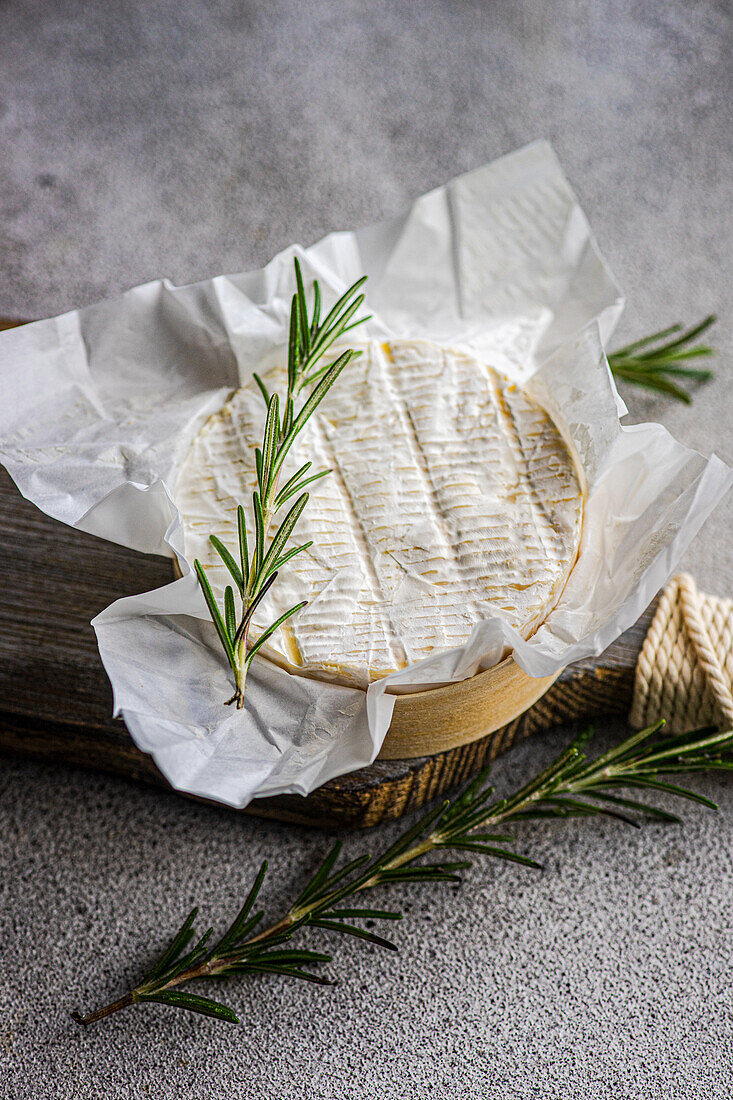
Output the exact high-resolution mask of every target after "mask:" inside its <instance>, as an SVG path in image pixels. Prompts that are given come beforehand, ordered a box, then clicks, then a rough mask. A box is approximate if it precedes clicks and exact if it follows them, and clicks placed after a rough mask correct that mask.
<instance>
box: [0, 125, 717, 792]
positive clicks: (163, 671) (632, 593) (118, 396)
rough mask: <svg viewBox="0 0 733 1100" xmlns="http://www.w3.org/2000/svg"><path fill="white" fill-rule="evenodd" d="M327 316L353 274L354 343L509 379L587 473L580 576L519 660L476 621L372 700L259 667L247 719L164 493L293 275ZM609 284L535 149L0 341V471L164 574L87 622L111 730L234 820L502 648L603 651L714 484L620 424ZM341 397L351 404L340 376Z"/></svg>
mask: <svg viewBox="0 0 733 1100" xmlns="http://www.w3.org/2000/svg"><path fill="white" fill-rule="evenodd" d="M293 255H298V256H299V257H300V259H301V263H302V265H303V269H304V274H305V276H306V279H308V280H310V279H312V278H314V277H316V278H318V279H319V280H320V282H321V286H322V288H323V290H324V295H325V297H326V299H327V300H328V299H329V298H335V297H336V296H338V295H339V294H340V293H342V291H343V290H344V289H345V288H346V287H347V286H348V285H349V284H350V283H351V282H352V281H354V280H355V279H356V278H358V277H359V276H360V275H362V274H367V275H368V276H369V282H368V284H367V293H368V306H369V310H370V312H372V313H373V314H374V319H373V321H371V322H370V324H369V325H368V326H367V328H366V329H365V330H364V336H375V337H380V338H382V337H390V336H406V337H414V336H425V337H429V338H432V339H434V340H436V341H437V342H439V343H443V344H448V345H452V346H457V347H461V348H465V349H467V350H471V351H473V352H474V353H476V354H478V355H479V356H480V357H483V358H484V359H485V360H486V361H487V362H489V363H490V364H491V365H492V366H495V367H497V368H499V369H502V370H504V371H506V373H508V374H510V375H511V376H512V377H514V378H516V379H517V380H518V381H522V382H526V381H527V380H528V379H531V381H529V383H528V384H529V386H530V388H531V390H532V392H533V393H534V395H535V396H536V397H537V398H538V400H540V402H541V403H542V404H544V405H545V406H546V407H547V408H548V409H549V410H550V411H551V412H552V414H553V415H554V416H555V417H556V419H557V420H558V423H559V424H560V425H561V427H562V428H563V430H564V431H565V433H566V436H567V439H568V442H569V443H570V445H571V446H572V447H573V448H574V450H575V453H576V455H577V457H578V460H579V462H580V464H581V466H582V469H583V471H584V475H585V479H586V482H587V489H588V497H587V504H586V512H585V520H584V533H583V540H582V544H581V550H580V555H579V558H578V561H577V564H576V565H575V568H574V569H573V572H572V574H571V577H570V580H569V582H568V584H567V586H566V588H565V591H564V592H563V595H562V597H561V599H560V601H559V603H558V605H557V607H556V608H555V609H554V610H553V611H552V613H551V614H550V616H549V617H548V619H547V620H546V622H545V623H544V625H543V626H542V627H541V628H540V630H538V631H537V633H536V634H535V635H534V636H533V637H532V638H530V639H529V640H526V641H525V640H523V639H522V638H521V637H520V636H519V635H518V634H517V633H516V632H515V631H513V630H512V629H511V628H510V627H508V626H507V625H506V623H504V622H503V621H501V620H498V619H494V620H487V621H486V622H483V623H481V624H479V625H478V626H477V627H476V628H475V629H474V631H473V633H472V635H471V638H470V639H469V640H468V642H467V643H466V644H465V645H464V646H461V647H460V648H457V649H454V650H450V651H447V652H444V653H438V654H436V655H435V656H433V657H429V658H428V659H427V660H425V661H422V662H420V663H419V664H417V665H414V666H412V667H410V668H407V669H404V670H402V671H401V672H399V673H396V674H394V675H392V676H390V677H387V678H386V679H384V680H381V681H379V682H378V683H375V684H372V685H371V687H370V688H369V690H368V691H367V692H363V691H359V690H358V689H355V688H347V687H339V686H337V685H332V684H325V683H320V682H317V681H313V680H309V679H306V678H304V677H298V676H293V675H291V674H289V673H288V672H286V671H284V670H283V669H281V668H278V667H277V666H275V665H273V664H271V663H269V662H268V661H266V660H264V659H260V658H258V659H256V660H255V661H254V662H253V665H252V669H251V672H250V675H249V678H248V685H247V705H246V708H245V709H244V710H241V711H237V710H232V709H231V708H229V707H225V706H223V705H222V701H223V700H224V699H225V698H227V697H228V696H229V695H230V694H231V691H232V685H231V683H230V677H229V670H228V666H227V665H226V662H225V659H224V657H223V654H222V652H221V649H220V646H219V643H218V640H217V639H216V636H215V632H214V628H213V626H212V625H211V623H210V621H209V619H208V613H207V611H206V607H205V604H204V601H203V598H202V595H201V593H200V591H199V588H198V586H197V583H196V581H195V579H194V576H193V574H192V573H191V568H190V564H189V563H188V562H187V561H186V560H185V557H184V556H183V538H182V529H181V518H180V514H179V513H178V511H177V508H176V505H175V486H176V480H177V475H178V472H179V470H180V467H181V463H182V461H183V458H184V457H185V454H186V451H187V449H188V446H189V444H190V442H191V440H192V439H193V437H194V435H195V434H196V432H197V430H198V428H199V427H200V426H201V424H202V423H203V421H204V420H205V419H206V417H207V416H208V415H209V414H210V413H211V412H213V411H215V410H216V409H218V408H219V407H220V406H221V405H222V404H223V402H224V401H225V399H226V397H227V396H228V394H229V393H230V392H231V390H232V389H233V388H235V387H236V386H238V385H240V384H242V383H243V382H246V381H247V380H248V379H249V378H250V377H251V375H252V372H253V371H254V370H256V369H257V367H258V365H259V364H261V362H262V361H263V359H264V358H265V357H267V358H270V357H271V356H272V355H273V354H275V353H277V352H278V350H280V349H282V347H283V346H284V345H285V343H286V340H287V321H288V314H289V307H290V297H291V295H292V292H293V273H292V258H293ZM621 308H622V299H621V296H620V292H619V290H618V287H617V286H616V283H615V282H614V280H613V277H612V276H611V274H610V272H609V270H608V268H607V267H606V265H605V263H604V262H603V260H602V258H601V256H600V255H599V253H598V249H597V247H596V245H595V242H594V241H593V238H592V236H591V233H590V230H589V227H588V224H587V221H586V219H585V217H584V215H583V212H582V211H581V209H580V207H579V205H578V202H577V199H576V198H575V196H574V194H573V192H572V190H571V189H570V187H569V185H568V183H567V181H566V180H565V178H564V176H563V174H562V172H561V170H560V167H559V165H558V163H557V160H556V158H555V156H554V153H553V152H552V150H551V148H550V147H549V146H548V145H547V144H546V143H544V142H538V143H535V144H533V145H530V146H528V147H527V148H525V149H522V150H519V151H518V152H516V153H513V154H511V155H510V156H506V157H503V158H501V159H500V160H498V161H495V162H494V163H492V164H489V165H487V166H486V167H483V168H479V169H477V170H476V171H474V172H470V173H468V174H467V175H464V176H461V177H459V178H457V179H455V180H453V181H452V182H451V183H449V184H447V185H446V186H445V187H440V188H437V189H436V190H435V191H432V192H430V193H429V194H427V195H424V196H423V197H422V198H420V199H418V200H417V202H415V203H414V205H413V206H412V207H411V208H410V210H409V211H407V213H406V214H404V215H403V216H401V217H399V218H395V219H393V220H391V221H388V222H384V223H381V224H379V225H376V226H373V227H371V228H370V229H366V230H360V231H358V232H356V233H351V232H344V233H334V234H331V235H330V236H328V237H326V238H325V239H324V240H323V241H321V242H319V243H318V244H317V245H314V246H313V247H312V248H309V249H300V248H290V249H287V250H286V251H285V252H283V253H282V254H280V255H279V256H277V257H275V259H274V260H272V262H271V263H269V264H268V265H267V267H265V268H264V269H263V270H261V271H254V272H249V273H246V274H239V275H233V276H220V277H218V278H215V279H211V280H208V281H207V282H204V283H199V284H196V285H194V286H188V287H174V286H172V285H171V284H170V283H168V282H167V281H158V282H153V283H148V284H146V285H144V286H140V287H135V288H134V289H133V290H130V291H128V292H127V293H126V294H124V295H123V296H122V297H121V298H118V299H116V300H114V301H111V302H104V303H101V304H99V305H96V306H91V307H89V308H86V309H82V310H79V311H78V312H71V313H67V314H64V315H62V316H60V317H55V318H52V319H50V320H47V321H39V322H37V323H35V324H32V325H27V326H24V327H22V328H19V329H16V330H11V331H9V332H6V333H4V334H2V335H0V380H1V384H2V401H1V402H0V458H1V459H2V461H3V463H4V465H5V466H6V467H7V469H8V471H9V472H10V474H11V476H12V477H13V478H14V480H15V482H16V483H17V485H18V487H19V488H20V490H21V492H22V493H23V495H24V496H26V497H28V499H30V500H32V501H33V502H34V503H35V504H37V505H38V507H39V508H41V509H42V510H43V511H44V512H46V513H47V514H48V515H51V516H54V517H55V518H57V519H59V520H62V521H63V522H64V523H67V524H70V525H72V526H74V527H77V528H79V529H80V530H83V531H88V532H91V533H93V534H95V535H99V536H101V537H103V538H107V539H110V540H112V541H114V542H117V543H120V544H121V545H124V546H129V547H132V548H133V549H135V550H140V551H144V552H148V553H157V554H163V555H166V556H168V557H173V556H176V557H177V559H178V564H179V567H180V569H181V572H182V574H183V576H182V578H181V579H180V580H177V581H174V582H173V583H171V584H170V585H167V586H165V587H164V588H162V589H159V590H157V591H155V592H149V593H145V594H143V595H140V596H132V597H127V598H122V599H120V600H117V601H116V602H115V603H114V604H112V605H111V606H110V607H109V608H107V609H106V610H105V611H104V612H102V614H101V615H99V616H97V618H96V619H95V620H94V624H93V625H94V628H95V630H96V632H97V639H98V642H99V649H100V653H101V656H102V660H103V662H104V666H105V668H106V670H107V673H108V675H109V677H110V680H111V681H112V686H113V689H114V696H115V712H116V713H120V714H122V716H123V717H124V719H125V721H126V723H127V726H128V728H129V730H130V732H131V734H132V736H133V738H134V739H135V741H136V743H137V744H138V745H139V746H140V748H142V749H144V750H145V751H146V752H149V753H151V754H152V756H153V757H154V759H155V761H156V763H157V765H158V767H159V768H160V769H161V771H162V772H163V773H164V774H165V775H166V776H167V778H168V779H169V780H170V782H171V783H172V784H173V785H174V786H175V787H178V788H180V789H182V790H186V791H189V792H191V793H193V794H197V795H202V796H205V797H207V798H212V799H217V800H219V801H221V802H226V803H228V804H230V805H233V806H240V807H241V806H244V805H246V804H247V803H248V802H249V800H250V799H251V798H253V797H254V796H256V795H271V794H277V793H282V792H291V791H294V792H299V793H302V794H306V793H308V792H309V791H311V790H313V789H314V788H315V787H317V786H319V785H320V784H321V783H324V782H325V781H326V780H327V779H329V778H331V777H333V776H335V775H339V774H342V773H344V772H347V771H350V770H353V769H355V768H358V767H362V766H364V765H366V764H368V763H370V762H371V761H372V760H373V759H374V757H375V756H376V755H377V753H378V751H379V748H380V746H381V744H382V741H383V739H384V736H385V734H386V732H387V729H388V727H389V723H390V719H391V715H392V707H393V703H394V696H393V695H391V694H390V693H389V692H390V689H393V690H396V691H399V690H405V689H406V688H409V687H413V688H414V687H419V686H424V685H429V684H435V683H441V682H447V681H451V680H458V679H462V678H465V677H467V676H470V675H472V674H473V673H474V672H475V671H476V670H477V669H478V668H480V667H489V666H490V665H491V664H493V663H495V662H496V661H497V660H499V659H501V657H502V656H503V654H504V653H505V652H506V651H507V650H513V652H514V656H515V658H516V660H517V661H518V663H519V664H520V665H521V666H522V668H524V669H525V671H526V672H527V673H528V674H529V675H531V676H546V675H549V674H550V673H552V672H554V671H556V670H558V669H560V668H561V667H563V666H564V665H567V664H568V663H570V662H572V661H575V660H578V659H580V658H581V657H587V656H590V655H593V654H598V653H600V652H602V650H603V649H605V648H606V646H608V645H609V644H610V642H611V641H613V639H614V638H616V637H617V636H618V635H619V634H620V633H621V632H622V631H623V630H625V629H626V628H627V627H628V626H630V625H631V624H632V623H633V622H634V621H635V620H636V618H637V617H638V615H639V614H640V613H641V612H642V611H643V609H644V608H645V607H646V606H647V604H648V603H649V601H650V600H651V598H652V597H653V595H654V594H655V592H656V591H657V590H658V589H659V588H660V587H661V586H662V585H663V584H664V582H665V581H666V579H667V578H668V576H669V575H670V573H671V572H672V571H673V569H674V568H675V565H676V563H677V561H678V560H679V558H680V556H681V554H682V553H683V551H684V550H685V548H686V546H687V545H688V543H689V542H690V540H691V539H692V538H693V537H694V535H695V534H696V532H697V531H698V529H699V528H700V526H701V524H702V523H703V521H704V520H705V518H706V516H707V515H708V514H709V512H710V511H711V510H712V508H713V507H714V506H715V504H716V503H717V502H718V500H719V499H720V498H721V497H722V495H723V494H724V493H725V492H726V490H727V489H728V488H729V486H730V484H731V481H732V478H733V475H732V472H731V471H730V470H729V469H728V467H726V466H725V465H724V464H723V463H722V462H721V461H720V460H719V459H717V458H716V457H715V456H713V457H712V458H711V459H710V460H706V459H705V458H703V457H702V456H701V455H699V454H698V453H697V452H695V451H691V450H689V449H687V448H686V447H683V446H682V445H681V444H679V443H677V442H675V440H674V439H673V438H672V437H671V436H670V435H669V433H668V432H666V431H665V429H664V428H662V427H660V426H659V425H655V424H644V425H637V426H634V427H631V428H625V427H622V426H621V424H620V423H619V415H622V414H623V413H624V412H625V408H624V405H623V402H622V401H621V400H620V398H619V397H618V394H617V393H616V390H615V387H614V384H613V380H612V378H611V375H610V372H609V370H608V366H607V364H606V361H605V357H604V354H603V346H604V345H605V343H606V340H607V339H608V337H609V336H610V334H611V332H612V330H613V327H614V325H615V323H616V321H617V319H618V316H619V314H620V311H621ZM339 384H345V385H348V379H346V378H344V379H343V380H341V381H340V383H339Z"/></svg>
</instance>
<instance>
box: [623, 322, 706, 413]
mask: <svg viewBox="0 0 733 1100" xmlns="http://www.w3.org/2000/svg"><path fill="white" fill-rule="evenodd" d="M715 320H716V317H715V314H713V313H711V314H710V315H709V316H708V317H705V319H704V320H702V321H700V322H699V323H698V324H696V325H693V326H692V327H691V328H689V329H687V330H684V329H683V327H682V325H670V327H669V328H665V329H662V331H661V332H655V333H653V334H652V335H651V336H645V337H643V338H642V339H641V340H634V341H633V343H631V344H626V346H625V347H623V348H618V349H617V350H616V351H614V352H611V354H610V355H609V356H608V365H609V366H610V368H611V370H612V371H613V373H614V375H615V376H616V378H621V379H623V380H624V381H625V382H630V383H632V385H634V386H641V387H642V388H643V389H646V390H652V391H653V392H655V393H664V394H666V395H667V396H668V397H674V398H675V399H676V400H677V401H682V402H684V404H685V405H691V404H692V398H691V397H690V394H689V393H688V392H687V390H685V389H683V388H682V386H680V385H679V384H678V380H679V379H689V380H690V381H693V382H707V381H708V380H709V379H710V378H712V377H713V372H712V371H711V370H706V369H704V368H701V367H690V366H688V365H686V364H687V363H689V361H690V360H691V359H704V358H707V357H708V356H710V355H714V354H715V350H714V349H713V348H711V347H709V346H708V345H707V344H694V346H692V347H691V346H690V345H691V344H692V343H693V341H694V340H697V339H698V337H700V336H702V334H703V333H704V332H707V330H708V329H709V328H710V326H711V325H712V324H714V323H715ZM682 364H685V365H682ZM676 380H677V381H676Z"/></svg>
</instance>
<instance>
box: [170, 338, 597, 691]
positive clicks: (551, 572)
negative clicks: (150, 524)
mask: <svg viewBox="0 0 733 1100" xmlns="http://www.w3.org/2000/svg"><path fill="white" fill-rule="evenodd" d="M357 346H358V347H359V348H360V350H362V352H363V354H362V355H361V356H360V357H359V358H358V359H356V360H354V361H353V362H352V363H350V364H349V365H348V367H347V368H346V370H345V371H344V373H343V374H342V376H341V378H340V379H339V381H338V382H337V384H336V385H335V386H334V387H333V389H332V390H331V391H330V392H329V394H328V395H327V397H326V398H325V400H324V402H323V404H322V405H321V407H320V409H319V411H318V413H317V414H316V415H315V416H314V417H312V419H311V421H310V422H309V423H308V424H307V425H306V427H305V429H304V431H303V432H302V434H301V435H300V436H299V437H298V438H297V439H296V442H295V445H294V446H293V449H292V451H291V452H290V455H289V456H288V461H287V464H286V469H285V471H284V474H283V477H284V478H287V476H289V472H293V471H295V470H296V469H298V467H299V466H302V465H303V463H305V462H306V461H312V462H313V470H314V471H317V470H319V469H324V468H326V467H328V468H330V469H331V470H332V473H331V474H330V475H329V476H328V477H326V478H323V479H322V480H320V481H317V482H315V483H314V485H313V486H312V492H311V496H310V500H309V502H308V505H307V507H306V509H305V511H304V512H303V515H302V517H301V519H300V521H299V523H298V530H297V533H296V538H297V542H298V543H304V542H308V541H310V540H311V539H312V540H313V546H312V547H311V548H310V549H309V550H306V551H305V552H303V553H302V554H299V555H297V556H296V557H295V558H294V559H293V560H292V561H291V562H289V563H288V564H287V565H286V566H285V567H284V568H283V570H282V571H281V573H280V575H279V577H278V581H277V584H276V585H275V586H274V587H273V589H272V591H271V593H270V594H269V595H268V597H267V600H266V610H265V612H264V614H263V616H262V621H261V622H258V620H257V618H256V617H255V620H254V624H253V630H252V633H251V637H252V638H253V639H255V638H256V637H257V636H258V634H259V633H260V632H261V630H262V629H263V628H264V626H266V625H267V624H268V623H269V622H271V621H272V620H273V618H275V617H276V616H277V615H279V614H281V613H282V612H284V611H285V610H286V609H287V608H288V607H291V606H292V605H293V604H295V603H298V602H299V601H301V600H308V606H307V607H305V608H303V610H302V611H300V612H299V613H298V614H297V615H296V616H294V617H293V618H292V619H290V620H289V621H288V623H287V624H286V625H285V626H284V627H283V628H281V629H280V630H278V631H277V632H276V633H275V634H274V635H273V637H272V638H271V639H270V642H269V644H268V645H267V646H265V647H263V650H262V652H263V654H264V655H266V656H268V657H270V659H272V660H275V661H278V662H279V663H280V664H283V665H285V667H287V668H290V669H291V670H294V671H298V672H301V673H304V674H307V675H311V676H314V677H317V678H322V679H332V680H336V681H338V682H341V683H345V684H352V685H358V686H366V685H367V684H368V683H369V682H370V681H372V680H374V679H377V678H379V677H381V676H384V675H386V674H388V673H389V672H391V671H394V670H396V669H399V668H404V667H405V666H406V665H408V664H412V663H414V662H415V661H418V660H421V659H422V658H424V657H427V656H429V655H430V654H431V653H434V652H436V651H437V650H445V649H448V648H451V647H454V646H458V645H462V644H463V643H465V642H466V641H467V640H468V638H469V636H470V634H471V631H472V629H473V627H474V626H475V624H476V623H478V622H480V621H482V620H484V619H488V618H491V617H494V616H500V617H501V618H503V619H505V620H506V621H507V622H508V623H510V624H511V625H512V626H514V627H516V628H517V629H518V630H519V631H520V632H521V634H522V635H523V636H524V637H528V636H529V635H530V634H532V633H533V632H534V631H535V630H536V629H537V628H538V627H539V626H540V624H541V623H542V622H543V621H544V619H545V618H546V617H547V615H548V614H549V612H550V611H551V610H552V608H553V607H554V606H555V604H556V603H557V601H558V599H559V597H560V595H561V593H562V590H563V588H564V586H565V583H566V581H567V578H568V576H569V574H570V570H571V569H572V567H573V563H574V561H575V558H576V555H577V552H578V547H579V544H580V538H581V531H582V519H583V494H582V489H581V484H580V480H579V476H578V473H577V471H576V468H575V464H574V461H573V458H572V456H571V454H570V452H569V450H568V448H567V445H566V444H565V442H564V440H563V438H562V435H561V433H560V430H559V429H558V427H557V426H556V425H555V423H554V422H553V421H552V420H551V418H550V416H549V415H548V413H547V412H546V411H545V410H544V409H543V408H542V407H541V406H540V405H539V404H537V403H536V402H535V401H533V400H532V399H531V397H529V396H528V395H527V394H526V393H525V392H524V391H523V390H522V389H521V388H519V387H518V386H516V385H515V384H513V383H512V382H510V381H509V380H508V379H507V378H506V377H505V376H504V375H502V374H500V373H499V372H497V371H495V370H493V369H492V368H491V367H488V366H486V365H485V364H483V363H481V362H479V361H478V360H477V359H474V358H473V357H471V356H470V355H467V354H464V353H462V352H457V351H450V350H446V349H444V348H440V347H438V346H437V345H435V344H432V343H430V342H429V341H426V340H395V341H392V342H390V343H388V344H380V343H377V342H370V343H368V344H363V345H357ZM285 378H286V376H285V370H284V367H274V368H273V369H271V370H270V371H268V372H267V373H266V374H265V375H264V381H265V384H266V385H267V387H268V389H269V390H270V392H273V391H274V390H278V391H279V392H283V391H284V389H285ZM264 417H265V407H264V402H263V401H262V397H261V395H260V393H259V390H258V389H257V387H256V386H255V384H254V383H252V384H251V385H247V386H244V387H242V388H241V389H239V390H237V391H236V392H235V393H234V394H233V395H232V396H231V398H230V399H229V400H228V401H227V403H226V404H225V405H224V407H223V408H222V409H221V410H220V411H219V412H218V413H215V414H214V415H213V416H211V417H210V418H209V420H208V421H207V422H206V423H205V424H204V426H203V428H202V429H201V431H200V432H199V434H198V436H197V437H196V439H195V440H194V442H193V444H192V446H191V449H190V451H189V454H188V456H187V458H186V461H185V464H184V466H183V469H182V471H181V476H180V479H179V482H178V486H177V490H176V502H177V504H178V506H179V508H180V510H181V512H182V514H183V520H184V533H185V552H186V556H187V558H188V559H189V560H193V558H195V557H198V558H199V559H200V561H201V562H202V563H203V564H204V566H205V567H206V569H207V574H208V577H209V579H210V581H211V584H212V586H213V589H214V592H215V593H216V594H217V596H218V597H219V598H221V597H222V596H223V590H224V587H225V585H226V584H227V583H229V578H228V575H227V574H226V571H225V570H224V568H223V566H222V565H221V562H220V561H219V559H218V556H217V555H216V552H215V551H214V550H213V547H212V546H211V545H210V543H209V535H210V534H216V535H218V536H219V538H220V539H222V541H223V542H224V543H225V545H227V546H230V547H235V546H236V544H237V517H236V509H237V505H238V504H240V503H241V504H243V505H244V507H245V511H246V512H247V521H248V526H249V529H250V530H251V529H252V515H251V497H252V491H253V489H255V488H256V474H255V464H254V448H255V447H256V446H258V445H259V443H260V441H261V439H262V431H263V425H264ZM284 514H285V510H283V512H282V513H281V514H280V515H281V517H282V516H283V515H284ZM294 544H295V543H293V545H294Z"/></svg>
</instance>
